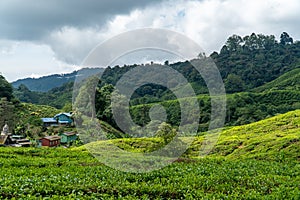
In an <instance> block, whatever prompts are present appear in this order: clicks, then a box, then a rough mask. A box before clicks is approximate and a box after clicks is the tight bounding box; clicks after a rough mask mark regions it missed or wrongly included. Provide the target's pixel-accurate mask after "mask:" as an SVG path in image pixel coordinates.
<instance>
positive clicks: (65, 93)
mask: <svg viewBox="0 0 300 200" xmlns="http://www.w3.org/2000/svg"><path fill="white" fill-rule="evenodd" d="M72 91H73V82H67V83H64V84H63V85H62V86H60V87H56V88H53V89H51V90H49V91H48V92H36V91H31V90H29V89H28V88H27V86H25V85H24V84H21V85H20V86H19V87H18V88H15V89H14V93H13V94H14V96H15V97H17V98H18V99H19V100H20V101H21V102H25V103H33V104H39V105H48V106H52V107H55V108H57V109H66V110H68V109H70V107H71V104H72ZM64 107H65V108H64Z"/></svg>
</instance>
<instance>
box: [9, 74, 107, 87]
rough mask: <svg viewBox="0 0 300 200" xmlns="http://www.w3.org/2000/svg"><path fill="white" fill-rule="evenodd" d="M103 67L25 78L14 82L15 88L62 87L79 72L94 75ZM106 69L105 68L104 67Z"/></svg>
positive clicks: (71, 80)
mask: <svg viewBox="0 0 300 200" xmlns="http://www.w3.org/2000/svg"><path fill="white" fill-rule="evenodd" d="M101 70H102V69H99V68H83V69H81V70H78V71H74V72H72V73H69V74H54V75H49V76H43V77H40V78H25V79H20V80H17V81H15V82H12V83H11V84H12V86H13V87H14V88H18V87H19V86H20V85H25V86H26V87H27V88H28V89H29V90H31V91H37V92H47V91H49V90H51V89H53V88H56V87H60V86H62V85H63V84H65V83H68V82H73V81H74V80H75V78H76V76H77V74H78V73H82V74H85V75H92V74H95V73H99V71H101ZM103 70H104V69H103Z"/></svg>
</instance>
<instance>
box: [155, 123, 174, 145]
mask: <svg viewBox="0 0 300 200" xmlns="http://www.w3.org/2000/svg"><path fill="white" fill-rule="evenodd" d="M176 134H177V131H176V129H174V128H173V127H172V126H171V125H170V124H167V123H165V122H163V123H162V124H160V125H159V127H158V130H157V132H156V134H155V135H156V137H160V138H163V140H164V143H165V144H168V143H169V142H170V141H171V140H172V139H173V138H174V136H175V135H176Z"/></svg>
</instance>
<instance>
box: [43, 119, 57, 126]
mask: <svg viewBox="0 0 300 200" xmlns="http://www.w3.org/2000/svg"><path fill="white" fill-rule="evenodd" d="M41 119H42V121H43V124H44V126H46V127H47V126H57V125H58V124H57V121H56V119H54V118H53V117H52V118H41Z"/></svg>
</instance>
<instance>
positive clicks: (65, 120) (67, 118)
mask: <svg viewBox="0 0 300 200" xmlns="http://www.w3.org/2000/svg"><path fill="white" fill-rule="evenodd" d="M54 119H55V120H56V121H57V123H58V124H59V125H72V123H73V119H72V113H59V114H57V115H55V116H54Z"/></svg>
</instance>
